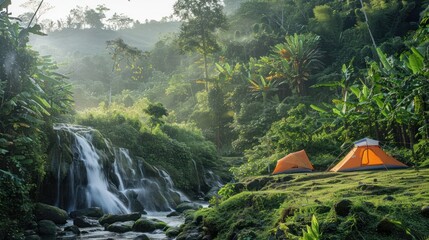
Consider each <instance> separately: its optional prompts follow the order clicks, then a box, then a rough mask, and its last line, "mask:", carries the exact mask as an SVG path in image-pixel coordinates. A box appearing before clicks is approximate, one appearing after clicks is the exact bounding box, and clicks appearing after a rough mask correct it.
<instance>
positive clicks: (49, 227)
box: [37, 220, 57, 236]
mask: <svg viewBox="0 0 429 240" xmlns="http://www.w3.org/2000/svg"><path fill="white" fill-rule="evenodd" d="M37 225H38V226H37V228H38V233H39V234H40V235H42V236H55V235H56V234H57V225H55V223H54V222H53V221H51V220H41V221H39V222H38V223H37Z"/></svg>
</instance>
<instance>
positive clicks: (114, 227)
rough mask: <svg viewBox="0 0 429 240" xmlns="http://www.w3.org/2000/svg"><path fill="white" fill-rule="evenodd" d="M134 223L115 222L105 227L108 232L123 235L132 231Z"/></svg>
mask: <svg viewBox="0 0 429 240" xmlns="http://www.w3.org/2000/svg"><path fill="white" fill-rule="evenodd" d="M133 225H134V221H127V222H116V223H113V224H110V225H109V226H107V228H106V230H107V231H109V232H116V233H125V232H130V231H132V230H133Z"/></svg>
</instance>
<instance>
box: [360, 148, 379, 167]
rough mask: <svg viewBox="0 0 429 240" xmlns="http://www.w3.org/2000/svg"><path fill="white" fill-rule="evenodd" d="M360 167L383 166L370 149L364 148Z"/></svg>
mask: <svg viewBox="0 0 429 240" xmlns="http://www.w3.org/2000/svg"><path fill="white" fill-rule="evenodd" d="M361 159H362V161H361V165H362V166H371V165H382V164H384V163H383V161H382V160H381V158H380V157H379V156H378V155H377V154H376V153H375V152H374V150H372V149H371V148H366V149H365V150H363V152H362V157H361Z"/></svg>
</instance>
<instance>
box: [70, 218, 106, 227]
mask: <svg viewBox="0 0 429 240" xmlns="http://www.w3.org/2000/svg"><path fill="white" fill-rule="evenodd" d="M73 224H74V225H76V226H77V227H80V228H87V227H97V226H100V224H98V221H97V220H95V219H90V218H87V217H85V216H82V217H76V218H75V219H74V220H73Z"/></svg>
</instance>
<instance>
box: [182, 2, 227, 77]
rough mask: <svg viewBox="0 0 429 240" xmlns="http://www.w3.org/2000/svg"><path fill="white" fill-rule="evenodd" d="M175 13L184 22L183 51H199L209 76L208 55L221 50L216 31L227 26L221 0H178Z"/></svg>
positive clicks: (205, 72)
mask: <svg viewBox="0 0 429 240" xmlns="http://www.w3.org/2000/svg"><path fill="white" fill-rule="evenodd" d="M174 14H175V15H176V16H178V17H179V18H180V19H181V20H182V21H183V22H182V25H181V27H180V34H179V44H180V46H181V48H182V50H183V51H197V52H198V53H200V54H201V55H202V56H203V60H204V78H205V80H207V79H208V78H209V74H208V59H207V58H208V56H209V54H212V53H214V52H216V51H218V50H219V44H218V43H217V41H216V36H215V34H214V33H215V31H216V30H218V29H225V28H226V24H227V22H226V17H225V14H224V13H223V7H222V4H221V1H219V0H178V1H177V2H176V3H175V4H174Z"/></svg>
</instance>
